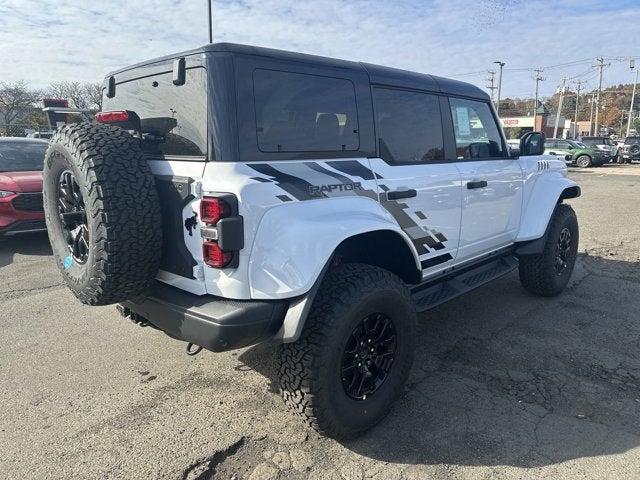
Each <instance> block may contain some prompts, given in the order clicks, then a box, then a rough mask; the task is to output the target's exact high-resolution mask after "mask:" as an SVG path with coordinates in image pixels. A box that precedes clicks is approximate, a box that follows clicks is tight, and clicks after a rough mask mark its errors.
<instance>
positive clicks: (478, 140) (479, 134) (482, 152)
mask: <svg viewBox="0 0 640 480" xmlns="http://www.w3.org/2000/svg"><path fill="white" fill-rule="evenodd" d="M449 104H450V105H451V116H452V117H453V127H454V132H455V138H456V157H457V159H458V160H466V159H486V158H503V157H504V156H505V151H504V147H503V145H502V137H501V135H500V131H499V130H498V125H497V124H496V121H495V119H494V117H493V114H492V113H491V109H490V108H489V105H488V104H486V103H484V102H477V101H475V100H466V99H462V98H449Z"/></svg>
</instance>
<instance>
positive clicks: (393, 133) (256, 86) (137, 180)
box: [44, 44, 580, 438]
mask: <svg viewBox="0 0 640 480" xmlns="http://www.w3.org/2000/svg"><path fill="white" fill-rule="evenodd" d="M103 105H104V109H105V111H103V112H101V113H99V114H98V115H97V116H96V117H97V120H98V122H101V124H100V123H91V124H89V123H84V124H73V125H66V126H64V127H62V128H61V129H60V130H59V131H58V132H57V133H56V134H55V135H54V137H53V138H52V139H51V144H50V147H49V150H48V153H47V158H46V161H45V165H46V166H45V171H44V178H45V181H44V198H45V210H46V216H47V226H48V231H49V236H50V240H51V244H52V247H53V252H54V256H55V259H56V262H57V264H58V266H59V268H60V271H61V272H62V276H63V277H64V279H65V280H66V283H67V285H68V286H69V288H70V289H71V290H72V291H73V292H74V293H75V295H76V296H77V297H78V298H79V299H80V300H81V301H82V302H84V303H86V304H89V305H104V304H112V303H119V305H120V306H119V309H120V311H121V313H122V314H123V315H125V316H128V317H130V318H131V319H132V320H134V321H135V322H137V323H142V324H145V325H152V326H154V327H156V328H158V329H160V330H162V331H164V332H166V333H168V334H169V335H170V336H171V337H173V338H176V339H179V340H183V341H185V342H189V344H190V345H189V348H190V351H192V352H194V351H197V349H198V346H200V347H204V348H206V349H208V350H212V351H224V350H230V349H235V348H240V347H245V346H248V345H252V344H255V343H258V342H263V341H267V340H270V341H275V342H280V343H281V344H282V345H281V347H280V363H281V364H280V367H279V372H280V375H281V377H280V386H281V389H282V394H283V397H284V400H285V403H286V404H287V405H289V406H290V407H291V408H292V410H293V411H294V412H296V413H297V414H298V415H300V416H301V417H302V418H303V419H304V420H305V421H306V422H307V423H308V424H309V425H311V426H312V427H313V428H315V429H317V430H319V431H320V432H322V433H324V434H326V435H330V436H334V437H339V438H346V437H353V436H355V435H358V434H360V433H362V432H363V431H365V430H367V429H368V428H370V427H372V426H373V425H375V424H376V423H377V422H379V421H380V420H381V419H382V418H383V417H384V416H385V415H386V413H387V412H388V411H389V408H390V406H391V404H392V403H393V401H394V400H395V399H396V398H397V397H398V396H399V395H400V394H401V392H402V391H403V385H404V383H405V382H406V380H407V377H408V375H409V371H410V369H411V364H412V358H413V350H414V348H415V345H414V341H415V338H416V321H417V316H416V313H417V312H423V311H425V310H428V309H430V308H432V307H434V306H435V305H439V304H441V303H443V302H445V301H447V300H450V299H452V298H454V297H456V296H458V295H461V294H464V293H466V292H468V291H470V290H472V289H474V288H476V287H478V286H480V285H483V284H484V283H486V282H488V281H490V280H492V279H495V278H497V277H500V276H502V275H505V274H507V273H509V272H511V271H513V270H514V269H518V270H519V274H520V281H521V282H522V285H523V286H524V288H525V289H527V290H528V291H529V292H531V293H533V294H536V295H541V296H547V297H548V296H554V295H558V294H560V293H561V292H562V291H563V289H564V288H565V286H566V285H567V282H568V281H569V277H570V276H571V272H572V270H573V267H574V263H575V261H576V254H577V247H578V235H579V232H578V222H577V219H576V215H575V213H574V211H573V209H572V208H571V207H570V206H569V205H568V204H567V203H565V202H566V201H567V200H569V199H571V198H574V197H577V196H579V195H580V188H579V187H578V185H576V183H575V182H573V181H572V180H570V179H569V178H567V169H566V165H565V163H564V162H563V161H559V160H557V159H555V158H554V157H552V156H548V155H544V154H543V151H544V136H543V135H542V134H540V133H529V134H526V135H525V136H524V137H523V138H522V139H521V141H520V144H519V146H520V148H519V150H520V156H514V155H510V153H509V151H508V149H507V144H506V140H505V138H504V134H503V131H502V129H501V128H500V124H499V123H498V118H497V116H496V113H495V111H494V109H493V107H492V104H491V101H490V99H489V97H488V96H487V94H486V93H485V92H484V91H482V90H481V89H479V88H477V87H475V86H472V85H469V84H466V83H462V82H459V81H456V80H449V79H445V78H439V77H433V76H430V75H423V74H419V73H412V72H406V71H401V70H395V69H391V68H386V67H380V66H375V65H370V64H363V63H357V62H348V61H343V60H334V59H329V58H322V57H315V56H310V55H302V54H297V53H291V52H282V51H276V50H270V49H262V48H256V47H248V46H242V45H232V44H214V45H208V46H205V47H203V48H200V49H197V50H193V51H190V52H185V53H180V54H176V55H172V56H170V57H164V58H161V59H155V60H150V61H149V62H145V63H142V64H138V65H136V66H133V67H130V68H125V69H122V70H119V71H117V72H114V73H111V74H109V75H108V76H107V78H106V80H105V98H104V103H103Z"/></svg>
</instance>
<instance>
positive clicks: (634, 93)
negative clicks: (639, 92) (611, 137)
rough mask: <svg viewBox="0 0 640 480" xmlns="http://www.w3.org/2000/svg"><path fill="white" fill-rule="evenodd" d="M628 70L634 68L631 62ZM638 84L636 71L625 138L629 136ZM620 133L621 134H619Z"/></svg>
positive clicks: (633, 63)
mask: <svg viewBox="0 0 640 480" xmlns="http://www.w3.org/2000/svg"><path fill="white" fill-rule="evenodd" d="M629 68H631V70H633V69H634V68H635V62H634V61H633V60H631V61H630V62H629ZM637 83H638V70H636V79H635V81H634V82H633V93H632V94H631V105H629V119H628V120H627V137H628V136H629V132H630V131H631V117H632V116H633V102H634V101H635V99H636V85H637ZM620 133H622V132H620Z"/></svg>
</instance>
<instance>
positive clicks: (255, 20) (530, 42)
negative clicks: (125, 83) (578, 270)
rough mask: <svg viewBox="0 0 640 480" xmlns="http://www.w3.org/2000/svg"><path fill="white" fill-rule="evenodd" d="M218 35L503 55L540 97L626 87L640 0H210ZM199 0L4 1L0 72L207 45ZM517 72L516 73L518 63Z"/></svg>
mask: <svg viewBox="0 0 640 480" xmlns="http://www.w3.org/2000/svg"><path fill="white" fill-rule="evenodd" d="M213 9H214V42H218V41H225V42H237V43H246V44H252V45H260V46H267V47H274V48H281V49H287V50H295V51H300V52H305V53H313V54H319V55H327V56H332V57H338V58H344V59H349V60H361V61H366V62H371V63H378V64H382V65H388V66H393V67H399V68H405V69H408V70H415V71H419V72H425V73H433V74H437V75H443V76H453V77H456V78H459V79H461V80H465V81H469V82H471V83H475V84H476V85H479V86H484V85H485V83H486V82H485V80H484V79H485V78H486V76H487V74H486V71H487V70H488V69H490V68H492V67H493V65H492V62H493V61H495V60H502V61H504V62H506V66H505V71H504V82H503V97H505V96H530V95H533V90H534V81H533V73H532V72H531V71H527V70H524V69H531V68H534V67H537V66H543V67H544V66H547V67H551V66H554V65H559V64H566V63H569V62H575V63H572V64H571V65H565V66H562V67H555V68H547V69H546V70H545V73H544V74H543V75H544V76H545V77H546V80H545V81H544V82H542V83H541V91H542V93H543V95H549V94H551V93H553V92H554V90H555V89H556V88H557V86H558V84H559V81H560V78H561V77H562V76H568V77H574V78H575V79H584V80H587V81H588V84H587V87H588V88H589V87H590V88H594V87H595V86H596V81H597V78H596V75H595V71H594V70H593V69H592V68H591V65H592V64H593V63H594V61H595V58H596V57H598V56H604V57H606V58H607V63H611V66H609V67H607V69H606V70H605V72H604V84H605V85H612V84H617V83H623V82H625V83H630V82H631V81H632V78H633V77H632V75H631V73H630V71H629V67H628V58H629V57H634V56H635V57H638V60H637V62H636V63H638V64H639V66H640V0H609V1H595V0H559V1H552V0H544V1H543V0H475V1H468V0H423V1H419V0H387V1H376V0H371V1H362V0H349V1H339V0H312V1H305V0H297V1H284V0H224V1H222V0H214V2H213ZM206 11H207V10H206V0H102V1H89V0H39V1H35V0H33V1H32V0H0V80H4V81H7V80H18V79H25V80H28V81H29V82H30V83H31V84H33V85H34V86H44V85H46V84H48V83H49V82H51V81H54V80H81V81H100V80H102V78H103V76H104V75H105V74H106V73H107V72H109V71H110V70H113V69H116V68H120V67H123V66H126V65H128V64H131V63H135V62H138V61H142V60H145V59H148V58H152V57H156V56H161V55H166V54H169V53H173V52H177V51H181V50H187V49H190V48H194V47H197V46H200V45H203V44H205V43H207V40H208V37H207V20H206ZM513 69H516V70H515V71H514V70H513Z"/></svg>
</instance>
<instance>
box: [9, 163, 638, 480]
mask: <svg viewBox="0 0 640 480" xmlns="http://www.w3.org/2000/svg"><path fill="white" fill-rule="evenodd" d="M570 175H571V177H572V178H573V179H575V180H576V181H577V182H578V183H579V184H580V185H581V186H582V189H583V196H582V197H581V198H579V199H577V200H575V201H571V204H572V205H573V206H574V208H575V209H576V211H577V213H578V218H579V221H580V224H581V229H582V230H581V245H580V251H581V255H580V260H579V263H578V266H577V268H576V271H575V273H574V276H573V279H572V282H571V284H570V288H569V290H568V291H567V292H566V293H565V294H563V295H562V296H560V297H558V298H555V299H551V300H545V299H540V298H536V297H532V296H530V295H528V294H526V293H525V292H524V290H523V289H522V288H521V287H520V285H519V282H518V280H517V274H515V275H509V276H508V277H506V278H503V279H500V280H498V281H496V282H494V283H492V284H489V285H487V286H485V287H483V288H481V289H479V290H477V291H475V292H473V293H471V294H470V295H467V296H465V297H462V298H460V299H458V300H454V301H453V302H450V303H448V304H446V305H443V306H441V307H439V308H437V309H436V310H433V311H431V312H429V313H428V314H426V315H423V316H422V322H421V324H420V330H419V338H418V339H417V342H418V344H419V348H418V350H417V355H416V361H415V364H414V369H413V372H412V376H411V379H410V382H409V386H408V388H407V389H406V392H405V395H404V396H403V398H402V400H401V401H400V402H398V403H397V404H396V406H395V407H394V409H393V412H392V414H391V415H390V416H389V417H388V418H387V419H386V420H384V421H383V422H382V423H381V424H380V425H379V426H378V427H377V428H375V429H374V430H373V431H371V432H370V433H368V434H367V435H365V436H364V437H363V438H361V439H359V440H356V441H351V442H345V443H337V442H335V441H333V440H328V439H325V438H322V437H319V436H318V435H317V434H315V433H314V432H311V431H309V430H307V429H306V428H305V427H304V426H303V425H302V423H301V422H299V421H298V420H297V419H296V418H294V417H292V416H291V414H290V413H289V412H288V411H287V410H286V409H285V407H284V406H283V405H282V403H281V401H280V398H279V396H278V393H277V384H276V372H275V369H274V357H275V355H274V352H275V349H274V348H273V347H272V346H268V345H261V346H256V347H252V348H248V349H244V350H241V351H238V352H229V353H224V354H213V353H209V352H204V353H202V354H200V355H198V356H196V357H189V356H187V355H185V354H184V352H183V350H184V345H183V344H180V343H178V342H176V341H174V340H171V339H169V338H168V337H166V336H165V335H164V334H162V333H160V332H156V331H154V330H151V329H149V328H140V327H137V326H135V325H133V324H132V323H130V322H128V321H126V320H122V319H121V318H120V317H119V316H118V315H117V313H116V312H115V308H114V307H100V308H89V307H85V306H82V305H81V304H80V303H79V302H77V301H76V300H75V298H74V297H73V296H72V294H71V293H70V292H69V291H68V290H67V289H66V288H64V287H63V285H62V283H61V278H60V276H59V274H58V272H57V270H56V269H55V266H54V265H53V264H52V259H51V256H50V255H49V253H50V252H49V249H48V244H47V240H46V236H29V237H16V238H14V239H11V240H8V241H6V242H5V243H3V244H0V278H1V279H2V282H0V311H1V312H2V313H0V319H1V322H2V337H1V338H2V341H1V342H0V377H1V378H2V384H3V387H4V388H3V389H2V390H1V391H0V402H1V403H2V405H3V407H2V409H0V424H1V427H0V428H1V431H0V444H2V451H3V456H2V458H0V472H2V475H4V476H6V477H7V478H126V479H131V478H159V477H163V478H176V479H180V478H184V479H190V480H193V479H206V478H237V479H241V478H249V477H251V478H252V479H254V480H255V479H258V478H262V479H269V478H277V477H280V478H294V479H295V478H317V479H319V478H346V479H352V478H379V479H393V478H407V479H410V478H452V479H467V478H469V479H472V478H473V479H476V478H594V477H597V478H633V477H637V476H638V475H639V474H640V467H639V465H640V415H639V414H640V357H639V355H638V352H639V351H640V324H639V323H638V311H640V271H639V269H638V266H639V262H640V206H639V205H638V201H639V197H638V187H640V165H620V166H618V165H611V166H605V167H602V168H591V169H585V170H579V171H578V170H573V171H572V173H571V174H570ZM214 475H215V477H214Z"/></svg>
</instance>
